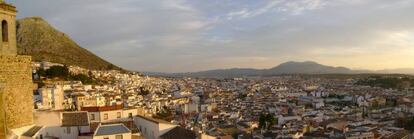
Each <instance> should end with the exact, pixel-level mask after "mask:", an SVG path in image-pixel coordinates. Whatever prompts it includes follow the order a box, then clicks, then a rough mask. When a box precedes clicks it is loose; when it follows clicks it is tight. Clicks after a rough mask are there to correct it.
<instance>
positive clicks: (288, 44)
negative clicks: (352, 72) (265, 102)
mask: <svg viewBox="0 0 414 139" xmlns="http://www.w3.org/2000/svg"><path fill="white" fill-rule="evenodd" d="M9 2H12V3H14V4H15V5H16V6H17V8H18V10H19V13H18V16H19V17H26V16H42V17H44V18H45V19H46V20H48V21H49V22H50V23H51V24H52V25H54V26H55V27H57V28H58V29H59V30H61V31H63V32H65V33H67V34H68V35H70V36H71V37H72V38H73V39H75V41H77V42H79V44H80V45H81V46H83V47H85V48H87V49H89V50H91V51H93V52H94V53H96V54H98V55H99V56H102V57H104V58H105V59H107V60H109V61H111V62H113V63H115V64H117V65H120V66H122V67H124V68H127V69H133V70H140V71H162V72H183V71H199V70H207V69H213V68H229V67H251V68H269V67H273V66H274V65H276V64H278V63H281V62H285V61H289V60H315V61H318V62H321V63H324V64H329V65H335V66H348V67H351V68H352V67H358V68H372V69H381V67H388V68H397V67H414V63H413V62H412V60H411V59H412V58H413V57H414V47H412V46H413V45H414V40H413V38H414V18H411V17H412V13H414V1H412V0H401V1H390V0H272V1H257V0H254V1H252V0H237V1H235V0H211V1H210V0H209V1H204V0H200V1H197V0H157V1H155V0H139V1H137V0H117V1H115V0H100V1H99V2H97V1H96V0H71V1H67V0H37V1H21V0H9ZM45 3H47V5H46V4H45ZM378 61H380V62H378Z"/></svg>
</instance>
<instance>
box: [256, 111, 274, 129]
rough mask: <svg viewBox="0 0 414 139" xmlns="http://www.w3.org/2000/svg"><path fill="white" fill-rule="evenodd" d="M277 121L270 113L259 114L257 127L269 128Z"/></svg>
mask: <svg viewBox="0 0 414 139" xmlns="http://www.w3.org/2000/svg"><path fill="white" fill-rule="evenodd" d="M277 122H278V119H275V118H274V117H273V115H271V114H266V115H264V114H260V117H259V128H260V129H267V130H269V129H271V128H272V127H273V125H275V124H276V123H277Z"/></svg>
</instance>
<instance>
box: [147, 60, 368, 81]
mask: <svg viewBox="0 0 414 139" xmlns="http://www.w3.org/2000/svg"><path fill="white" fill-rule="evenodd" d="M362 72H364V73H366V72H368V71H353V70H351V69H348V68H345V67H332V66H325V65H321V64H318V63H316V62H312V61H305V62H294V61H290V62H286V63H282V64H280V65H278V66H276V67H273V68H270V69H249V68H233V69H218V70H208V71H201V72H190V73H170V74H168V73H151V72H147V73H146V74H147V75H160V76H173V77H182V76H190V77H242V76H271V75H281V74H335V73H338V74H351V73H362Z"/></svg>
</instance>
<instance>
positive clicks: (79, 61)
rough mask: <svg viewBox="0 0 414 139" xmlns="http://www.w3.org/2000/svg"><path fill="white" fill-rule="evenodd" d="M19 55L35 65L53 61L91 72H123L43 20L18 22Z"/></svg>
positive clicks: (36, 18)
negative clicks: (28, 56)
mask: <svg viewBox="0 0 414 139" xmlns="http://www.w3.org/2000/svg"><path fill="white" fill-rule="evenodd" d="M17 47H18V53H19V54H22V55H30V56H32V58H33V60H34V61H50V62H55V63H62V64H65V65H76V66H80V67H83V68H88V69H120V68H119V67H117V66H115V65H113V64H111V63H109V62H107V61H105V60H103V59H101V58H99V57H98V56H96V55H94V54H93V53H91V52H89V51H88V50H86V49H84V48H82V47H80V46H79V45H78V44H76V42H74V41H73V40H71V39H70V38H69V36H67V35H66V34H64V33H62V32H60V31H58V30H56V29H55V28H53V27H52V26H51V25H49V24H48V23H47V22H46V21H45V20H43V19H42V18H40V17H29V18H24V19H20V20H17Z"/></svg>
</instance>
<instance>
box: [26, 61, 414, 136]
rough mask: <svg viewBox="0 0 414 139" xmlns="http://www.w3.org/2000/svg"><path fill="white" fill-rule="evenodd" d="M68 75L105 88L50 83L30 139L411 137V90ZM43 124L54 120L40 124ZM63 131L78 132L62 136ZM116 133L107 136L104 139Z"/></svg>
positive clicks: (287, 80) (42, 92)
mask: <svg viewBox="0 0 414 139" xmlns="http://www.w3.org/2000/svg"><path fill="white" fill-rule="evenodd" d="M37 65H41V64H37ZM36 68H42V67H39V66H38V67H36ZM70 71H71V72H72V73H89V74H91V75H90V76H92V77H93V78H96V79H103V80H109V82H108V83H107V84H95V85H90V84H83V83H82V82H80V81H54V80H50V81H48V82H47V83H46V85H45V86H43V87H41V88H38V89H37V90H36V91H35V101H34V103H35V106H36V112H35V116H36V119H38V120H36V121H41V122H39V125H42V127H38V131H39V132H37V134H36V135H43V136H46V135H48V137H57V138H79V137H84V138H88V137H90V138H98V135H97V133H102V132H104V131H108V130H121V129H122V131H125V134H124V132H122V134H124V135H123V136H128V137H127V138H130V137H131V138H150V139H156V138H185V137H187V138H258V139H265V138H266V139H267V138H345V139H363V138H411V137H412V132H411V131H409V130H406V129H404V128H402V127H404V126H406V124H407V122H408V121H412V117H413V114H414V106H413V105H412V102H413V101H414V96H413V88H406V89H404V90H393V89H383V88H378V87H369V86H360V85H356V84H355V83H356V80H357V79H354V78H352V77H349V78H326V77H318V76H300V75H286V76H275V77H250V78H232V79H210V78H166V77H148V76H142V75H139V74H137V73H124V72H120V71H89V70H86V69H82V68H79V67H70ZM263 115H271V117H272V118H273V123H272V124H268V123H266V124H267V125H269V126H262V125H261V124H263V123H261V122H260V118H261V116H263ZM48 117H56V118H51V119H56V121H55V122H50V121H47V122H45V121H43V120H39V119H46V118H48ZM73 117H83V118H73ZM48 119H49V118H48ZM76 120H79V121H76ZM64 121H71V122H73V123H71V122H69V124H65V122H64ZM404 122H405V123H404ZM68 126H71V127H70V128H69V127H68ZM72 128H73V129H72ZM112 128H113V129H112ZM104 129H106V130H104ZM68 130H69V131H77V132H70V133H71V134H68V135H66V134H65V133H67V132H68ZM100 130H103V131H100ZM57 131H60V132H57ZM98 131H99V132H98ZM51 132H53V133H59V134H51ZM126 132H128V133H126ZM42 133H43V134H42ZM118 134H120V133H111V134H109V133H107V134H106V135H104V136H103V138H105V137H106V136H107V137H108V138H111V137H110V136H113V137H115V136H116V135H118ZM167 136H168V137H167ZM123 138H126V137H123Z"/></svg>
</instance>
